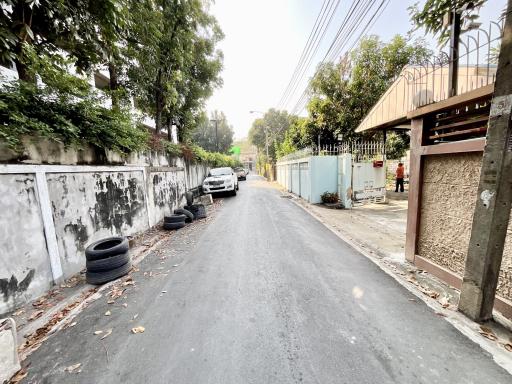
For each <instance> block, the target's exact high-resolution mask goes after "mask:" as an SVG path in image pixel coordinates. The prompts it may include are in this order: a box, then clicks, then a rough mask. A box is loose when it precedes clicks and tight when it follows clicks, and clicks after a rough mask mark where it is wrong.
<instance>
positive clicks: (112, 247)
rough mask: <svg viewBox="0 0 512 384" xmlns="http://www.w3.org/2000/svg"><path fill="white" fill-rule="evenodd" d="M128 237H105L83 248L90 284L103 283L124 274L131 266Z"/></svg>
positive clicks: (86, 276)
mask: <svg viewBox="0 0 512 384" xmlns="http://www.w3.org/2000/svg"><path fill="white" fill-rule="evenodd" d="M128 249H129V246H128V239H127V238H126V237H122V236H114V237H107V238H105V239H102V240H98V241H96V242H94V243H92V244H90V245H89V246H88V247H87V248H86V250H85V257H86V259H87V261H86V268H87V272H86V275H85V278H86V280H87V282H88V283H90V284H104V283H107V282H109V281H111V280H115V279H117V278H119V277H121V276H124V275H126V274H127V273H128V272H129V271H130V268H131V267H132V264H131V261H130V254H129V250H128Z"/></svg>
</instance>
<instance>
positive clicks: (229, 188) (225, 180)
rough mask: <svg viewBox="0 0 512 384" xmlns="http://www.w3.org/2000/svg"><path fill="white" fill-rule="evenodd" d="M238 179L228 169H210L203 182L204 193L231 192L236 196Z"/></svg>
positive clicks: (230, 169) (231, 170)
mask: <svg viewBox="0 0 512 384" xmlns="http://www.w3.org/2000/svg"><path fill="white" fill-rule="evenodd" d="M236 191H238V177H237V175H236V174H235V172H234V171H233V169H232V168H230V167H224V168H213V169H210V172H209V173H208V177H207V178H206V179H204V181H203V192H204V193H217V192H231V194H232V195H233V196H236Z"/></svg>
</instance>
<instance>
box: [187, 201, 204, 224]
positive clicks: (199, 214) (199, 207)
mask: <svg viewBox="0 0 512 384" xmlns="http://www.w3.org/2000/svg"><path fill="white" fill-rule="evenodd" d="M185 209H187V210H189V211H190V212H192V213H193V214H194V220H197V219H204V218H205V217H206V208H205V207H204V205H203V204H193V205H186V206H185Z"/></svg>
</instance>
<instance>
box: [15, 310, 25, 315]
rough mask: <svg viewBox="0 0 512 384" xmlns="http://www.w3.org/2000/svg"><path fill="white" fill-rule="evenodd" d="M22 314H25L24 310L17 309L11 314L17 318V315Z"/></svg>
mask: <svg viewBox="0 0 512 384" xmlns="http://www.w3.org/2000/svg"><path fill="white" fill-rule="evenodd" d="M23 313H25V310H24V309H19V310H17V311H16V312H14V313H13V316H19V315H21V314H23Z"/></svg>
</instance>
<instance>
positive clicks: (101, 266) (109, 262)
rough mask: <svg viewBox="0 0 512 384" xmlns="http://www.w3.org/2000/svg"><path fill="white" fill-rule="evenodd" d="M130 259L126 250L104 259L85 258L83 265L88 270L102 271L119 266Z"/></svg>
mask: <svg viewBox="0 0 512 384" xmlns="http://www.w3.org/2000/svg"><path fill="white" fill-rule="evenodd" d="M129 261H130V255H129V253H128V251H126V252H124V253H120V254H118V255H114V256H109V257H106V258H104V259H98V260H87V262H86V263H85V266H86V268H87V271H88V272H102V271H110V270H111V269H115V268H119V267H120V266H122V265H125V264H126V263H128V262H129Z"/></svg>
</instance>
